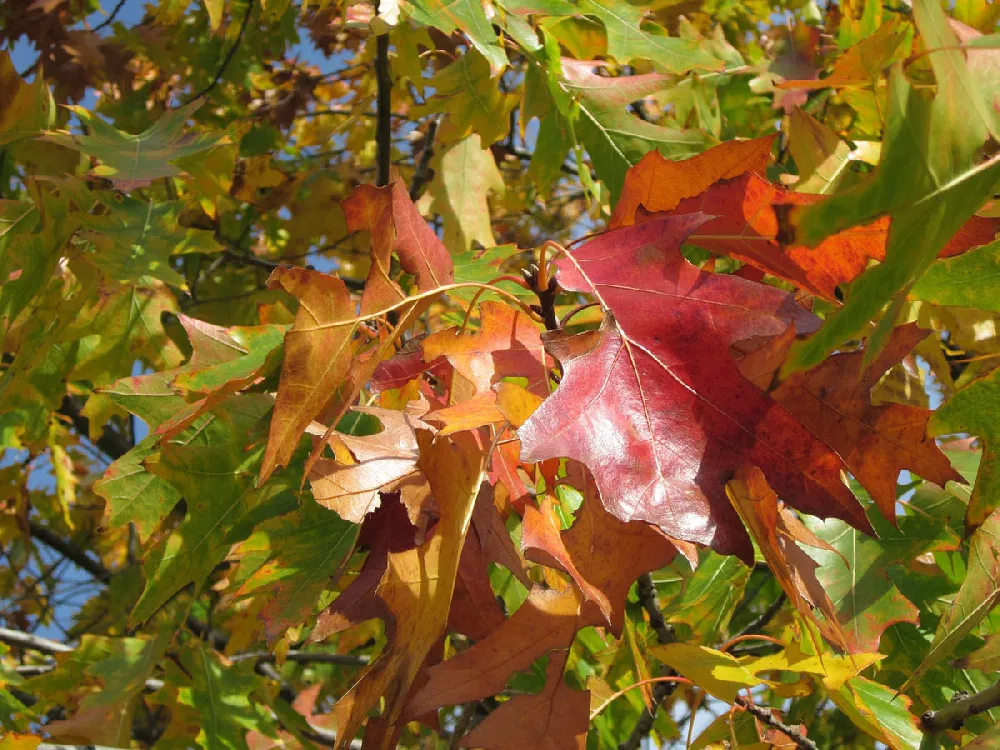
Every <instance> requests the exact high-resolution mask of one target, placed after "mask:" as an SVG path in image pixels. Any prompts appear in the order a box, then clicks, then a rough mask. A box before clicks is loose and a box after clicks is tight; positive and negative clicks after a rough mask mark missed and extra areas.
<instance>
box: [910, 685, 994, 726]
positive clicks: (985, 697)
mask: <svg viewBox="0 0 1000 750" xmlns="http://www.w3.org/2000/svg"><path fill="white" fill-rule="evenodd" d="M998 706H1000V682H997V683H995V684H993V685H991V686H990V687H988V688H986V689H985V690H982V691H980V692H978V693H976V694H975V695H970V696H969V697H968V698H961V699H959V700H953V701H952V702H951V703H949V704H948V705H947V706H945V707H944V708H941V709H938V710H937V711H926V712H925V713H924V715H923V716H921V717H920V724H921V727H922V728H923V730H924V732H926V733H927V734H936V733H937V732H943V731H945V730H947V729H960V728H961V726H962V725H963V724H964V723H965V720H966V719H968V718H969V717H970V716H975V715H976V714H981V713H983V712H984V711H989V710H990V709H991V708H997V707H998Z"/></svg>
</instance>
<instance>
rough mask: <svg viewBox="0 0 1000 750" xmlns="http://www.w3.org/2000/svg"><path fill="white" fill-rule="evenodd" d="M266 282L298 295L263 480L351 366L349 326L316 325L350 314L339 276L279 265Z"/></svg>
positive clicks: (351, 330)
mask: <svg viewBox="0 0 1000 750" xmlns="http://www.w3.org/2000/svg"><path fill="white" fill-rule="evenodd" d="M268 286H270V287H271V288H272V289H274V288H278V287H280V288H282V289H284V290H285V291H286V292H288V293H289V294H291V295H292V296H294V297H298V299H299V310H298V312H297V313H296V315H295V324H294V325H293V326H292V329H291V330H290V331H288V333H286V334H285V360H284V362H283V364H282V366H281V379H280V381H279V382H278V392H277V395H276V397H275V402H274V413H273V415H272V416H271V428H270V432H269V433H268V437H267V449H266V450H265V452H264V460H263V463H262V465H261V467H260V479H259V481H260V482H264V481H266V480H267V478H268V477H270V476H271V474H272V472H274V470H275V469H276V468H278V467H279V466H285V465H286V464H287V463H288V460H289V459H290V458H291V457H292V453H294V452H295V447H296V446H297V445H298V443H299V438H301V437H302V433H303V432H305V429H306V427H307V426H308V425H309V423H310V422H312V420H313V419H315V418H316V415H318V414H319V413H320V412H321V411H322V410H323V407H324V406H325V405H326V403H327V401H329V400H330V395H331V394H332V393H333V392H334V389H335V388H336V387H337V386H338V385H339V384H340V383H341V381H343V380H344V379H345V378H346V377H347V375H348V373H349V372H350V369H351V364H352V362H353V359H354V351H355V347H354V343H353V334H354V327H353V326H339V327H336V328H321V327H320V326H323V325H325V324H328V323H337V322H340V321H344V320H349V319H350V318H352V317H354V305H353V304H352V303H351V295H350V294H349V293H348V291H347V287H346V286H344V282H343V281H341V280H340V279H337V278H334V277H333V276H329V275H327V274H325V273H319V272H318V271H309V270H306V269H304V268H279V269H277V270H275V271H274V273H272V274H271V278H270V279H269V280H268Z"/></svg>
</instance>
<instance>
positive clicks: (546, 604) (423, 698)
mask: <svg viewBox="0 0 1000 750" xmlns="http://www.w3.org/2000/svg"><path fill="white" fill-rule="evenodd" d="M582 603H583V599H582V597H581V596H580V593H579V591H578V590H577V589H576V587H575V586H567V587H566V588H565V589H562V590H554V589H543V588H539V587H537V586H536V587H535V588H533V589H532V590H531V592H530V593H529V594H528V598H527V600H525V602H524V604H522V605H521V607H520V608H519V609H518V610H517V612H515V613H514V614H513V616H512V617H511V618H510V619H509V620H507V622H506V623H504V625H503V627H501V628H499V629H497V630H495V631H493V632H492V633H491V634H490V635H489V636H488V637H486V638H484V639H483V640H482V641H480V642H479V643H477V644H476V645H475V646H473V647H472V648H470V649H468V650H466V651H463V652H462V653H460V654H458V655H457V656H455V657H453V658H451V659H448V660H447V661H445V662H443V663H441V664H439V665H437V666H435V667H431V668H430V669H429V670H428V671H427V674H428V677H429V679H428V681H427V684H426V685H424V687H423V688H421V690H420V691H419V692H418V693H417V694H416V695H414V696H413V697H412V698H411V699H410V701H409V702H408V703H407V705H406V711H405V715H406V716H419V715H421V714H424V713H427V712H428V711H432V710H434V709H436V708H440V707H441V706H448V705H458V704H460V703H466V702H468V701H470V700H478V699H480V698H485V697H487V696H490V695H496V694H497V693H499V692H500V691H501V690H503V689H504V686H505V685H506V684H507V678H508V677H510V675H512V674H513V673H514V672H518V671H521V670H523V669H527V668H528V667H529V666H531V663H532V662H534V661H535V659H537V658H538V657H539V656H542V655H543V654H545V653H547V652H548V651H551V650H552V649H556V648H567V647H568V646H569V644H570V643H571V642H572V640H573V637H574V636H575V635H576V631H577V630H578V629H580V628H581V627H584V626H585V625H589V624H591V623H590V621H589V620H588V618H587V617H586V616H585V615H582V614H581V612H580V605H581V604H582Z"/></svg>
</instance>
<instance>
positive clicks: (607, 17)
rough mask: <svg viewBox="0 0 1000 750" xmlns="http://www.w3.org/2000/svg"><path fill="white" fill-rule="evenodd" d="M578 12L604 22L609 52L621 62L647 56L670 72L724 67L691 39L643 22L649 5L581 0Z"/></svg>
mask: <svg viewBox="0 0 1000 750" xmlns="http://www.w3.org/2000/svg"><path fill="white" fill-rule="evenodd" d="M577 7H578V11H577V12H579V13H584V14H587V15H592V16H595V17H596V18H598V19H599V20H600V21H601V23H603V24H604V28H605V30H606V31H607V35H608V54H609V55H611V56H612V57H613V58H615V60H617V61H618V62H620V63H627V62H631V61H632V60H636V59H646V60H649V61H650V62H652V63H654V64H655V65H657V66H658V67H660V68H662V69H663V70H666V71H668V72H670V73H686V72H687V71H689V70H694V69H700V70H721V69H722V67H723V65H724V64H723V62H722V60H720V59H718V58H717V57H715V56H714V55H712V54H711V53H710V52H709V51H708V50H706V49H704V48H703V47H702V45H701V44H700V43H699V42H697V41H695V40H691V39H678V38H676V37H670V36H668V35H667V32H666V30H665V29H663V28H662V27H660V26H658V25H656V24H655V23H652V22H650V21H644V20H643V19H644V16H645V15H646V11H647V8H645V7H643V6H640V5H633V4H631V3H622V2H614V1H613V0H580V2H579V3H578V5H577Z"/></svg>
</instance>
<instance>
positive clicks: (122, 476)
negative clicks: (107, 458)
mask: <svg viewBox="0 0 1000 750" xmlns="http://www.w3.org/2000/svg"><path fill="white" fill-rule="evenodd" d="M157 442H158V440H157V437H156V436H155V435H149V436H147V437H146V438H144V439H143V441H142V442H141V443H139V444H138V445H137V446H135V448H133V449H132V450H130V451H129V452H128V453H126V454H125V455H124V456H122V457H121V458H119V459H118V460H117V461H115V462H114V463H113V464H111V466H109V467H108V470H107V471H106V472H105V473H104V476H103V477H101V479H99V480H98V481H97V482H95V483H94V492H96V493H97V494H98V495H100V496H101V497H103V498H104V500H105V502H106V503H107V509H106V511H105V518H106V519H107V522H108V523H109V524H110V525H112V526H123V525H125V524H127V523H134V524H135V529H136V532H137V533H138V534H139V539H140V540H142V539H146V538H147V537H149V535H150V534H152V533H153V531H154V530H155V529H156V526H157V524H158V523H159V522H160V521H162V520H163V519H164V517H165V516H166V515H167V513H169V512H170V510H171V509H172V508H173V507H174V506H175V505H177V501H178V500H180V499H181V493H180V492H178V491H177V489H176V488H175V487H174V486H173V485H172V484H170V482H167V481H165V480H164V479H161V478H160V477H158V476H156V475H155V474H152V473H150V472H148V471H146V467H145V466H144V465H143V462H144V461H145V460H146V459H147V458H149V457H150V456H152V455H153V453H154V452H155V450H156V447H157Z"/></svg>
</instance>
